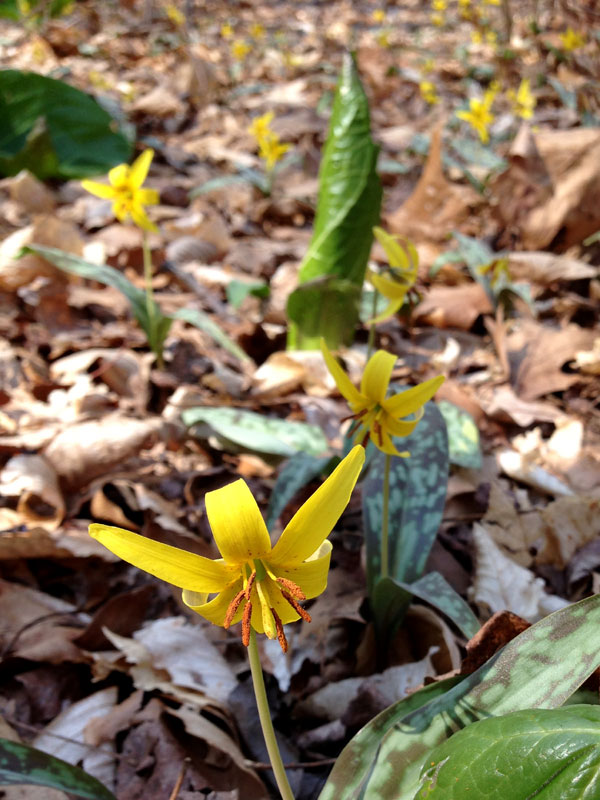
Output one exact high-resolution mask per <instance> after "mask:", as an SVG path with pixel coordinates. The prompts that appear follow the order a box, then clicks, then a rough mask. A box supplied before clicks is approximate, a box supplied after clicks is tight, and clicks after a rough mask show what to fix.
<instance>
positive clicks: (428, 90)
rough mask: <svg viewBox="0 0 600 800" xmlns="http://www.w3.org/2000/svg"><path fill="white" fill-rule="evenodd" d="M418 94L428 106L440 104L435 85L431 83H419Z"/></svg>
mask: <svg viewBox="0 0 600 800" xmlns="http://www.w3.org/2000/svg"><path fill="white" fill-rule="evenodd" d="M419 92H420V94H421V97H422V98H423V100H425V102H426V103H427V104H428V105H430V106H434V105H435V104H436V103H439V102H440V98H439V95H438V93H437V90H436V88H435V83H433V82H432V81H420V83H419Z"/></svg>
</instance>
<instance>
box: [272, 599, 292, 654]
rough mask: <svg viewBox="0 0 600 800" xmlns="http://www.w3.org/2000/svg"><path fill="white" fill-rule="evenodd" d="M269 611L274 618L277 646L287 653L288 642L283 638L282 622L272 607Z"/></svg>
mask: <svg viewBox="0 0 600 800" xmlns="http://www.w3.org/2000/svg"><path fill="white" fill-rule="evenodd" d="M271 613H272V614H273V618H274V619H275V627H276V629H277V641H278V642H279V646H280V647H281V649H282V650H283V652H284V653H287V651H288V642H287V639H286V638H285V633H284V632H283V623H282V621H281V619H280V618H279V615H278V613H277V612H276V611H275V609H274V608H272V609H271Z"/></svg>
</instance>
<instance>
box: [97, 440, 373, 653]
mask: <svg viewBox="0 0 600 800" xmlns="http://www.w3.org/2000/svg"><path fill="white" fill-rule="evenodd" d="M364 460H365V452H364V449H363V448H362V447H355V448H354V449H353V450H352V451H351V452H350V453H349V454H348V455H347V456H346V458H344V459H343V461H342V462H341V463H340V464H339V465H338V466H337V467H336V469H335V470H334V471H333V472H332V473H331V475H330V476H329V477H328V478H327V480H326V481H325V482H324V483H323V484H322V485H321V486H320V487H319V488H318V489H317V491H316V492H315V493H314V494H313V495H312V496H311V497H309V499H308V500H307V501H306V502H305V503H304V505H303V506H302V507H301V508H300V509H299V510H298V511H297V512H296V514H295V515H294V516H293V517H292V519H291V520H290V522H289V523H288V525H287V526H286V527H285V529H284V531H283V533H282V534H281V536H280V537H279V540H278V541H277V543H276V544H275V545H274V546H271V540H270V537H269V533H268V531H267V528H266V526H265V523H264V520H263V518H262V516H261V513H260V511H259V509H258V506H257V504H256V500H255V499H254V497H253V496H252V493H251V492H250V489H249V488H248V486H247V484H246V483H245V482H244V481H243V480H237V481H234V482H233V483H230V484H228V485H227V486H224V487H223V488H222V489H217V490H216V491H214V492H208V493H207V494H206V514H207V517H208V521H209V523H210V527H211V529H212V532H213V536H214V538H215V542H216V544H217V547H218V548H219V551H220V553H221V558H219V559H216V560H214V561H213V560H211V559H210V558H204V557H203V556H199V555H196V554H195V553H189V552H187V551H186V550H181V549H179V548H178V547H171V546H170V545H166V544H162V543H160V542H155V541H153V540H152V539H147V538H146V537H145V536H139V535H138V534H137V533H132V532H131V531H126V530H123V529H122V528H114V527H111V526H108V525H100V524H93V525H90V535H91V536H93V537H94V538H95V539H97V540H98V541H99V542H101V543H102V544H103V545H104V546H105V547H107V548H108V549H109V550H110V551H111V552H113V553H114V554H115V555H117V556H119V558H122V559H123V560H124V561H127V562H129V563H130V564H133V565H134V566H136V567H139V568H140V569H143V570H145V571H146V572H149V573H150V574H151V575H155V576H156V577H157V578H161V579H162V580H164V581H167V583H171V584H173V585H174V586H178V587H179V588H180V589H183V602H184V603H185V604H186V605H187V606H188V607H189V608H191V609H192V611H195V612H196V613H197V614H200V615H201V616H202V617H204V618H205V619H208V620H210V621H211V622H212V623H214V624H215V625H221V626H223V627H224V628H229V626H230V625H235V624H236V623H237V622H239V621H240V620H241V622H242V641H243V643H244V644H245V645H246V646H247V645H248V643H249V641H250V627H252V628H254V630H255V631H256V632H257V633H265V634H266V635H267V636H268V637H269V638H270V639H275V638H277V639H278V640H279V643H280V645H281V648H282V650H283V651H284V652H285V651H286V650H287V640H286V638H285V633H284V630H283V626H284V625H286V624H287V623H289V622H294V621H295V620H298V619H300V618H302V619H304V620H306V621H307V622H310V615H309V614H308V612H307V611H306V610H305V609H304V608H303V607H302V606H301V605H300V603H302V602H303V601H304V600H308V599H310V598H312V597H317V595H319V594H321V593H322V592H323V591H325V587H326V586H327V573H328V571H329V560H330V557H331V543H330V542H329V541H328V539H327V537H328V536H329V534H330V533H331V530H332V529H333V526H334V525H335V524H336V522H337V521H338V519H339V517H340V515H341V513H342V511H343V510H344V508H345V507H346V505H347V504H348V501H349V500H350V495H351V494H352V490H353V489H354V485H355V484H356V481H357V479H358V476H359V473H360V471H361V469H362V465H363V463H364ZM212 595H215V596H214V597H211V596H212Z"/></svg>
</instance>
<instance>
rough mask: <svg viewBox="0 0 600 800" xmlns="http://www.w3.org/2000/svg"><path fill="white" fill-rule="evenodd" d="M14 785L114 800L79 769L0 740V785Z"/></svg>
mask: <svg viewBox="0 0 600 800" xmlns="http://www.w3.org/2000/svg"><path fill="white" fill-rule="evenodd" d="M15 784H34V785H36V786H47V787H49V788H51V789H60V790H62V791H63V792H70V793H71V794H74V795H76V796H77V797H86V798H88V800H115V797H114V795H113V794H112V792H109V791H108V789H107V788H106V786H103V785H102V784H101V783H100V781H98V780H96V778H93V777H92V776H91V775H88V774H87V772H84V771H83V770H82V769H79V767H74V766H73V765H72V764H68V763H67V762H66V761H63V760H62V759H60V758H56V756H51V755H49V754H48V753H44V752H42V751H41V750H36V749H35V748H34V747H29V746H28V745H25V744H20V743H19V742H12V741H10V740H9V739H0V785H2V786H6V785H15ZM0 795H2V792H0Z"/></svg>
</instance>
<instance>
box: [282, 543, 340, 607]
mask: <svg viewBox="0 0 600 800" xmlns="http://www.w3.org/2000/svg"><path fill="white" fill-rule="evenodd" d="M330 560H331V542H330V541H329V540H328V539H326V540H325V541H324V542H323V544H322V545H321V546H320V547H319V549H318V550H317V551H316V552H315V553H313V554H312V556H311V557H310V558H308V559H307V560H306V561H303V562H302V564H297V565H296V566H295V567H289V568H288V569H286V568H284V567H278V568H277V576H278V577H281V578H287V579H288V580H290V581H292V582H293V583H295V584H296V585H297V586H299V587H300V588H301V589H302V591H303V592H304V594H305V595H306V597H307V599H308V600H310V598H311V597H318V596H319V595H320V594H322V593H323V592H324V591H325V589H326V587H327V573H328V572H329V562H330Z"/></svg>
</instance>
